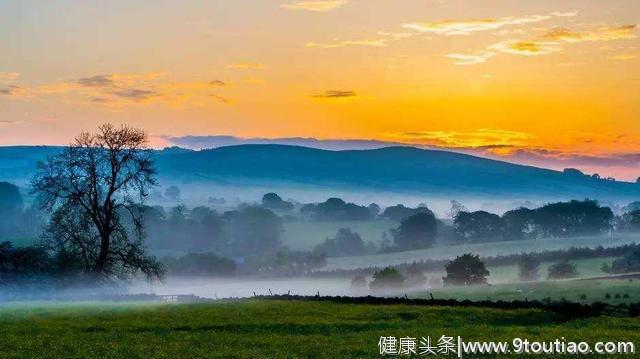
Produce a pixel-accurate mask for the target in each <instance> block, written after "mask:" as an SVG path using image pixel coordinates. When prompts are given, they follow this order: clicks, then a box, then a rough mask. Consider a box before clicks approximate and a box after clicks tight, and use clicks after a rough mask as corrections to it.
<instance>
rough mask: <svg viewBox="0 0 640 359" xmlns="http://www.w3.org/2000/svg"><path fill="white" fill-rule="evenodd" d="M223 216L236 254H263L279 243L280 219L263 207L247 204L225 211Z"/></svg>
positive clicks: (274, 250) (280, 235)
mask: <svg viewBox="0 0 640 359" xmlns="http://www.w3.org/2000/svg"><path fill="white" fill-rule="evenodd" d="M223 218H224V219H225V220H226V221H227V223H228V226H229V235H230V237H231V238H230V239H231V243H232V246H233V247H234V249H235V252H236V253H237V254H242V255H263V254H268V253H274V252H276V251H277V250H278V248H279V247H280V244H281V238H282V233H283V232H284V227H283V224H282V219H280V217H278V216H277V215H276V214H275V213H273V212H272V211H271V210H269V209H266V208H264V207H256V206H248V207H245V208H242V209H240V210H238V211H231V212H226V213H225V214H224V216H223Z"/></svg>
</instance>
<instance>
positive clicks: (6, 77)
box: [0, 72, 20, 84]
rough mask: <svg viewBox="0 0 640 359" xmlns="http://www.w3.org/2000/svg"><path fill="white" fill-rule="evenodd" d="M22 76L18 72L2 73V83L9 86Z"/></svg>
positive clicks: (0, 76) (0, 79) (0, 75)
mask: <svg viewBox="0 0 640 359" xmlns="http://www.w3.org/2000/svg"><path fill="white" fill-rule="evenodd" d="M19 77H20V74H18V73H17V72H0V83H4V84H9V83H14V82H16V81H17V80H18V78H19Z"/></svg>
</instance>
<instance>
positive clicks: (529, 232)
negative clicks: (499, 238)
mask: <svg viewBox="0 0 640 359" xmlns="http://www.w3.org/2000/svg"><path fill="white" fill-rule="evenodd" d="M535 219H536V218H535V210H532V209H528V208H518V209H513V210H511V211H507V212H505V214H503V215H502V230H503V234H504V239H505V240H507V241H509V240H520V239H528V238H535V237H536V230H537V226H536V220H535Z"/></svg>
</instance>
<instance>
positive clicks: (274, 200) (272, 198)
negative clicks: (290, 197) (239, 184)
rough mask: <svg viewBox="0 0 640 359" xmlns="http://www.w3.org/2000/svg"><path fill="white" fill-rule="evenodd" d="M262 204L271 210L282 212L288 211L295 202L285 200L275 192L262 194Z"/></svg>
mask: <svg viewBox="0 0 640 359" xmlns="http://www.w3.org/2000/svg"><path fill="white" fill-rule="evenodd" d="M262 206H263V207H265V208H268V209H270V210H273V211H280V212H286V211H290V210H292V209H293V203H291V202H287V201H285V200H283V199H282V198H280V196H278V195H277V194H276V193H273V192H271V193H267V194H265V195H264V196H262Z"/></svg>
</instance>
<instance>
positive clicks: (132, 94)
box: [111, 89, 159, 101]
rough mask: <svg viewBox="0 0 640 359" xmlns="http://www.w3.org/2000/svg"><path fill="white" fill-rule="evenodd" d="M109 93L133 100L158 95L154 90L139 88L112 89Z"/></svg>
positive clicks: (141, 99)
mask: <svg viewBox="0 0 640 359" xmlns="http://www.w3.org/2000/svg"><path fill="white" fill-rule="evenodd" d="M111 94H113V95H114V96H117V97H122V98H126V99H129V100H133V101H144V100H148V99H149V98H151V97H155V96H158V95H159V94H158V93H157V92H155V91H151V90H140V89H123V90H116V91H112V92H111Z"/></svg>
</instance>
